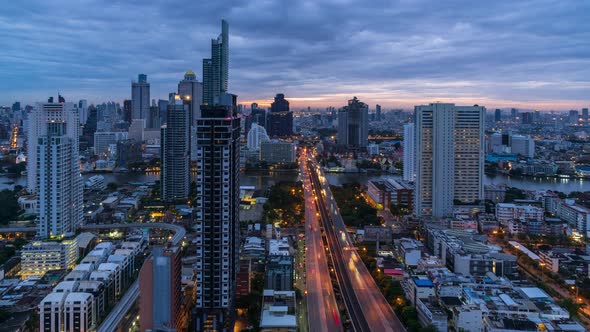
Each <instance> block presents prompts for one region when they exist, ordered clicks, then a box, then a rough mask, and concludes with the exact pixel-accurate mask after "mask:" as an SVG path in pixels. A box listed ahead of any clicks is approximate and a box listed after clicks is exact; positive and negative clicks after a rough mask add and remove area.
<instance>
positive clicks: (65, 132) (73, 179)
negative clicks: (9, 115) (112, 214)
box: [27, 102, 82, 238]
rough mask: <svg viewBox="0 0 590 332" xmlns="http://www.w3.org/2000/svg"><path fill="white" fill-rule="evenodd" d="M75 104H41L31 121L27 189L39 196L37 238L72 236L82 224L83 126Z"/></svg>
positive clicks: (37, 106) (32, 115)
mask: <svg viewBox="0 0 590 332" xmlns="http://www.w3.org/2000/svg"><path fill="white" fill-rule="evenodd" d="M78 116H79V115H78V109H77V108H76V107H75V106H74V104H73V103H66V102H61V103H45V104H41V103H38V104H37V105H36V107H35V109H34V111H33V112H32V113H31V115H30V118H29V130H28V162H27V176H28V178H27V180H28V183H27V185H28V189H29V191H31V192H34V193H36V194H37V199H38V211H39V214H38V220H37V237H39V238H48V237H52V236H64V235H72V234H74V232H75V231H76V228H77V227H78V225H79V224H80V222H81V221H82V178H81V177H80V168H79V165H78V143H79V136H80V124H79V118H78Z"/></svg>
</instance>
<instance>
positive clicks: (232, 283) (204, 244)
mask: <svg viewBox="0 0 590 332" xmlns="http://www.w3.org/2000/svg"><path fill="white" fill-rule="evenodd" d="M233 99H234V101H233V103H232V105H217V106H209V105H203V106H202V107H201V118H199V119H197V121H196V135H197V144H196V150H197V151H196V153H195V156H196V164H197V179H196V183H197V196H196V197H195V199H194V202H193V206H194V211H195V219H196V221H195V225H194V226H193V229H194V230H195V232H196V238H195V241H196V252H197V257H198V261H197V271H196V273H197V299H196V308H197V316H196V318H197V325H198V326H201V327H203V326H213V327H214V329H222V328H227V329H229V328H232V327H233V306H234V294H235V289H236V273H237V268H238V260H239V256H238V247H239V200H240V190H239V158H240V154H239V149H240V148H239V142H240V129H241V128H240V119H239V118H238V117H237V114H236V113H235V107H236V106H235V105H236V102H235V97H234V98H233Z"/></svg>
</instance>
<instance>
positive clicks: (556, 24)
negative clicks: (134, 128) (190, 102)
mask: <svg viewBox="0 0 590 332" xmlns="http://www.w3.org/2000/svg"><path fill="white" fill-rule="evenodd" d="M221 18H225V19H226V20H227V21H228V22H229V24H230V90H231V92H232V93H235V94H237V95H238V96H239V100H240V102H242V103H250V102H251V101H255V100H257V101H265V100H270V99H271V98H272V97H273V96H274V95H275V94H276V93H279V92H283V93H285V95H286V96H287V98H288V99H289V100H291V103H292V105H294V106H295V107H303V106H308V105H310V106H312V107H324V106H330V105H332V106H341V105H344V104H345V103H346V100H347V99H349V98H351V97H352V96H353V95H356V96H358V97H359V98H360V99H361V100H363V101H365V102H368V103H369V104H370V105H371V106H373V105H374V104H375V103H380V104H382V105H384V106H385V107H386V108H389V107H404V108H409V107H411V106H412V105H414V104H421V103H428V102H433V101H454V102H456V103H465V104H474V103H477V104H480V105H485V106H487V107H489V108H493V107H512V106H514V107H521V108H532V109H543V110H550V109H556V110H562V109H563V110H565V109H570V108H581V107H588V106H590V23H589V22H590V1H587V0H578V1H576V0H572V1H559V0H557V1H543V0H538V1H526V0H519V1H514V0H507V1H500V0H495V1H473V0H465V1H449V0H445V1H438V0H437V1H420V0H398V1H373V0H358V1H357V0H321V1H320V0H309V1H299V0H288V1H287V0H272V1H271V0H239V1H223V0H216V1H208V0H199V1H193V0H183V1H180V0H174V1H170V0H167V1H145V0H120V1H115V0H108V1H107V0H104V1H95V0H70V1H66V0H50V1H47V0H36V1H35V0H18V1H4V2H3V4H2V9H0V50H1V51H0V105H9V104H11V103H12V102H14V101H15V100H20V101H22V102H24V103H32V102H34V101H40V100H44V99H46V98H47V97H48V96H49V95H56V94H57V91H60V92H61V93H62V95H64V96H65V97H66V99H69V100H78V99H81V98H85V99H88V100H89V102H102V101H107V100H115V101H122V100H123V99H126V98H129V97H130V94H131V87H130V82H131V80H133V79H135V78H136V77H137V74H138V73H145V74H147V75H148V81H150V83H151V89H152V90H151V95H152V98H166V96H167V94H168V92H170V91H174V89H175V88H176V84H177V82H178V81H179V80H180V79H181V78H182V76H183V73H184V72H185V71H186V70H187V69H192V70H194V71H195V72H196V73H197V77H198V78H199V79H200V78H201V59H202V58H204V57H208V54H209V52H210V39H211V38H214V37H216V36H217V35H218V34H219V32H220V29H221V27H220V20H221Z"/></svg>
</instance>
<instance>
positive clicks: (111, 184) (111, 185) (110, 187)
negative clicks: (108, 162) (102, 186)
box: [107, 182, 119, 191]
mask: <svg viewBox="0 0 590 332" xmlns="http://www.w3.org/2000/svg"><path fill="white" fill-rule="evenodd" d="M118 187H119V186H117V184H116V183H115V182H109V184H107V189H108V190H109V191H116V190H117V188H118Z"/></svg>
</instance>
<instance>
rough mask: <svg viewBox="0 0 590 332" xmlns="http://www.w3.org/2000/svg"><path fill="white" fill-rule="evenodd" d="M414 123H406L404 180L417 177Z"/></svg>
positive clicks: (411, 179)
mask: <svg viewBox="0 0 590 332" xmlns="http://www.w3.org/2000/svg"><path fill="white" fill-rule="evenodd" d="M414 139H415V138H414V124H413V123H406V124H405V125H404V181H409V182H411V181H414V179H416V167H415V158H416V157H415V155H414Z"/></svg>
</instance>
